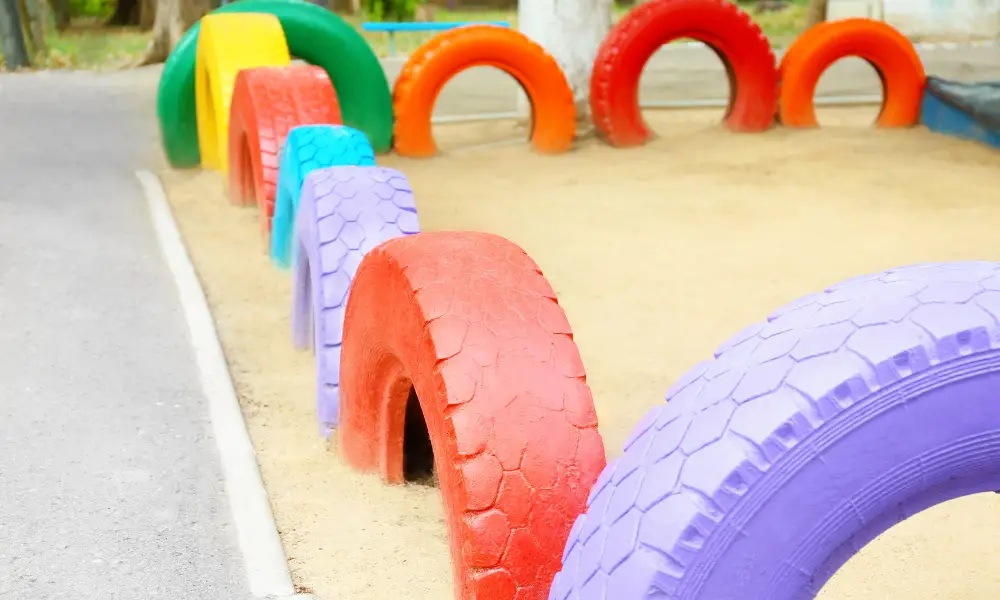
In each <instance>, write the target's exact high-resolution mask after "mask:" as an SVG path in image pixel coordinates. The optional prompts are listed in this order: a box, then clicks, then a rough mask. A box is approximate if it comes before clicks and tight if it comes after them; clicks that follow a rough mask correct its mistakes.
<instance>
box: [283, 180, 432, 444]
mask: <svg viewBox="0 0 1000 600" xmlns="http://www.w3.org/2000/svg"><path fill="white" fill-rule="evenodd" d="M418 231H420V226H419V224H418V222H417V209H416V206H415V205H414V204H413V192H412V191H411V189H410V182H409V181H407V179H406V177H405V176H404V175H403V174H402V173H400V172H399V171H397V170H395V169H386V168H382V167H331V168H326V169H317V170H315V171H312V172H311V173H309V175H307V176H306V179H305V181H304V182H303V184H302V194H301V196H300V198H299V207H298V211H297V212H296V216H295V233H294V238H293V241H292V244H293V252H294V256H293V258H292V270H293V272H292V281H293V284H292V339H293V342H294V344H295V346H296V347H297V348H300V349H307V348H309V347H310V346H312V347H313V348H314V349H315V351H316V405H317V412H318V415H317V416H318V418H319V422H320V433H321V434H322V435H324V436H329V435H330V432H331V431H332V430H333V429H334V428H336V427H337V422H338V416H339V409H340V344H341V340H342V337H343V328H344V310H345V309H346V308H347V292H348V289H349V288H350V285H351V280H352V279H354V274H355V272H357V269H358V265H359V264H360V263H361V259H362V258H363V257H364V255H365V254H366V253H367V252H368V251H369V250H371V249H372V248H374V247H375V246H377V245H379V244H381V243H382V242H384V241H386V240H390V239H392V238H396V237H400V236H402V235H407V234H410V233H417V232H418Z"/></svg>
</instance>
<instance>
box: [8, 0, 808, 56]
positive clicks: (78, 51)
mask: <svg viewBox="0 0 1000 600" xmlns="http://www.w3.org/2000/svg"><path fill="white" fill-rule="evenodd" d="M804 2H805V0H793V2H792V3H791V4H789V6H788V7H787V8H785V9H783V10H781V11H777V12H765V13H757V12H756V11H755V10H754V9H753V5H752V4H745V5H743V8H744V10H747V11H748V12H749V13H750V15H751V16H752V17H753V18H754V20H755V21H756V22H757V23H758V24H759V25H760V26H761V28H762V29H763V30H764V33H765V34H767V36H768V37H769V38H770V39H771V43H772V44H773V45H774V46H776V47H778V46H784V45H787V44H788V43H789V42H791V41H792V40H793V39H795V36H797V35H798V34H799V33H801V32H802V30H803V29H804V27H805V4H804ZM627 11H628V9H627V8H626V7H621V6H616V7H615V14H616V17H620V16H621V15H623V14H625V12H627ZM434 16H435V20H437V21H508V22H509V23H510V24H511V25H512V26H514V27H516V26H517V11H516V10H511V11H448V10H443V9H438V10H437V11H436V12H435V15H434ZM345 19H346V20H347V22H349V23H351V24H352V25H354V26H355V27H357V28H358V30H359V31H360V29H361V22H362V20H363V19H362V18H361V17H345ZM361 35H362V36H363V37H364V38H365V40H366V41H367V42H368V43H369V44H370V45H371V47H372V49H373V50H375V53H376V54H377V55H378V56H380V57H385V56H389V53H390V52H389V36H388V35H387V34H385V33H370V32H365V31H362V32H361ZM434 35H435V32H422V33H418V32H412V33H410V32H405V33H397V34H395V46H396V54H397V56H405V55H407V54H409V53H411V52H413V51H414V50H416V49H417V48H418V47H420V45H421V44H423V43H424V42H426V41H427V40H429V39H430V38H432V37H434ZM45 42H46V46H47V50H46V51H45V52H44V53H42V54H41V55H40V56H38V57H36V60H35V66H36V67H37V68H48V69H66V68H70V69H106V68H117V67H120V66H123V65H126V64H128V63H130V62H132V61H133V60H135V58H137V57H138V56H139V55H140V54H141V53H142V51H143V49H145V47H146V44H147V43H148V42H149V34H148V33H146V32H142V31H139V30H137V29H131V28H105V27H101V26H100V24H99V23H98V22H95V21H90V22H80V21H77V22H74V24H73V26H72V27H70V28H69V29H68V30H67V31H64V32H61V33H57V32H54V31H53V32H50V33H49V34H48V35H47V36H46V39H45ZM2 62H3V55H2V54H0V64H2Z"/></svg>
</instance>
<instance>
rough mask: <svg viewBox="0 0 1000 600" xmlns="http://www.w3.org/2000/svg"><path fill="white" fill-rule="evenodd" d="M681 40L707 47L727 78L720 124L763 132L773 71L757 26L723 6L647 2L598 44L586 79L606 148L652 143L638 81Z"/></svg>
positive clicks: (772, 104)
mask: <svg viewBox="0 0 1000 600" xmlns="http://www.w3.org/2000/svg"><path fill="white" fill-rule="evenodd" d="M680 38H692V39H695V40H698V41H699V42H702V43H704V44H707V45H708V46H709V47H710V48H711V49H712V50H714V51H715V53H716V54H718V55H719V59H720V60H722V63H723V64H724V65H725V67H726V71H728V73H729V89H730V99H729V106H728V108H727V109H726V116H725V119H724V121H723V122H724V123H725V125H726V126H727V127H728V128H729V129H732V130H734V131H763V130H765V129H768V128H769V127H770V126H771V125H772V124H773V122H774V115H775V114H776V113H777V108H778V69H777V66H776V61H775V58H774V52H772V51H771V44H770V43H769V42H768V40H767V37H766V36H765V35H764V33H763V32H762V31H761V29H760V27H758V26H757V24H756V23H754V22H753V20H752V19H751V18H750V16H749V15H747V14H746V13H745V12H743V11H742V10H740V9H739V8H738V7H737V6H736V5H735V4H734V3H732V2H729V1H727V0H653V1H652V2H647V3H645V4H641V5H639V6H637V7H636V8H633V9H632V10H630V11H629V12H628V14H626V15H625V16H624V17H622V18H621V20H619V21H618V22H617V23H616V24H615V26H614V27H612V28H611V31H610V33H608V36H607V37H606V38H605V39H604V42H603V43H602V44H601V47H600V49H599V50H598V52H597V58H596V59H595V61H594V70H593V72H592V74H591V79H590V111H591V114H592V115H593V118H594V125H595V126H596V127H597V131H598V132H599V133H600V134H601V136H602V137H603V138H604V139H605V140H607V141H608V143H610V144H611V145H613V146H620V147H624V146H639V145H642V144H644V143H646V142H647V141H649V140H650V139H651V138H652V137H653V132H652V131H651V130H650V128H649V126H648V125H647V124H646V122H645V121H644V120H643V118H642V111H641V109H640V108H639V78H640V76H641V75H642V69H643V67H645V66H646V62H647V61H648V60H649V58H650V57H651V56H652V55H653V53H654V52H656V51H657V50H658V49H659V48H660V47H661V46H663V45H664V44H667V43H669V42H671V41H674V40H677V39H680Z"/></svg>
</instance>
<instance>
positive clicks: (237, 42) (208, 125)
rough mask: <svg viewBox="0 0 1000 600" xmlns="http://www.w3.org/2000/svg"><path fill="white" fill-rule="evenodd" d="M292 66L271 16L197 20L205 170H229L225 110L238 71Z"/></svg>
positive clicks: (197, 99) (197, 92)
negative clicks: (198, 25) (198, 22)
mask: <svg viewBox="0 0 1000 600" xmlns="http://www.w3.org/2000/svg"><path fill="white" fill-rule="evenodd" d="M290 62H291V57H290V56H289V54H288V45H287V44H286V43H285V34H284V32H283V31H282V29H281V23H280V22H279V21H278V19H277V18H275V17H274V15H266V14H256V13H242V14H221V15H207V16H205V17H204V18H203V19H202V20H201V35H200V36H199V37H198V54H197V61H196V66H195V88H194V89H195V104H196V107H197V111H196V112H197V121H198V148H199V150H200V151H201V158H202V165H203V166H205V167H207V168H212V169H217V170H218V171H221V172H222V173H223V174H226V173H227V171H228V167H229V111H230V109H231V108H232V101H233V91H234V89H235V87H236V77H237V75H239V72H240V71H242V70H243V69H252V68H255V67H268V66H274V67H281V66H287V65H288V64H289V63H290Z"/></svg>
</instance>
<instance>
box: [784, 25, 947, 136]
mask: <svg viewBox="0 0 1000 600" xmlns="http://www.w3.org/2000/svg"><path fill="white" fill-rule="evenodd" d="M848 56H856V57H858V58H862V59H864V60H865V61H867V62H868V64H870V65H871V66H872V67H873V68H874V69H875V70H876V71H877V72H878V74H879V77H880V78H881V79H882V94H883V101H882V110H881V111H880V112H879V115H878V118H877V119H876V121H875V124H876V125H877V126H879V127H910V126H912V125H916V124H917V122H918V121H919V120H920V104H921V102H922V100H923V95H924V86H925V84H926V83H927V76H926V74H925V73H924V66H923V62H922V61H921V60H920V55H919V54H917V50H916V48H914V47H913V42H911V41H910V40H909V39H908V38H907V37H906V36H905V35H903V34H902V33H900V32H899V31H897V30H896V29H894V28H893V27H892V26H891V25H888V24H887V23H885V22H883V21H873V20H871V19H845V20H843V21H830V22H828V23H823V24H822V27H813V28H811V29H809V30H808V31H806V32H805V33H803V34H802V35H801V36H799V37H798V38H797V39H796V40H795V42H794V43H792V45H791V46H789V48H788V50H787V51H786V52H785V55H784V56H783V57H782V59H781V95H780V99H779V103H778V119H779V120H780V121H781V124H782V125H785V126H787V127H816V126H817V125H819V123H818V122H817V120H816V106H815V104H814V102H815V95H816V85H817V84H818V83H819V79H820V77H822V76H823V72H824V71H826V70H827V69H828V68H829V67H830V65H832V64H833V63H835V62H837V61H838V60H840V59H842V58H846V57H848Z"/></svg>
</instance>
